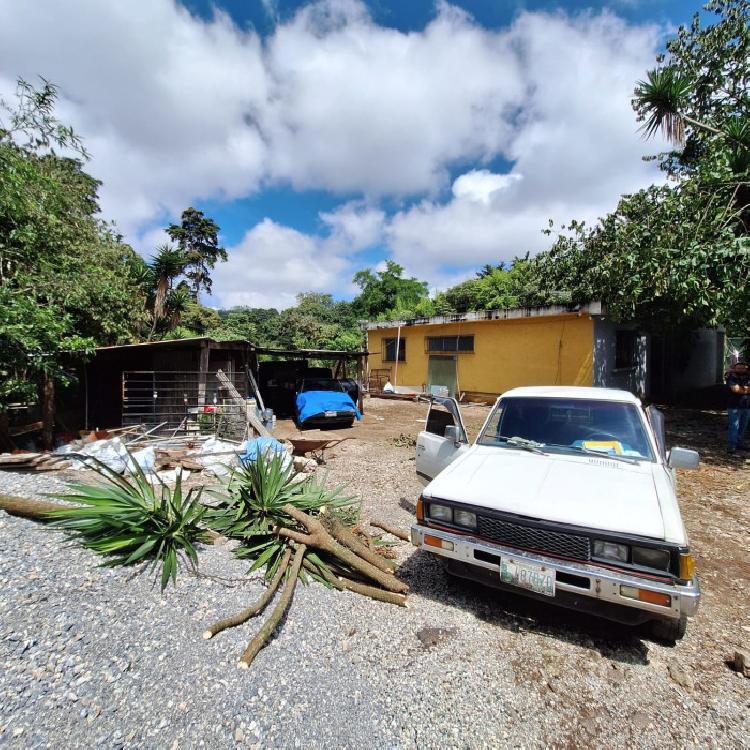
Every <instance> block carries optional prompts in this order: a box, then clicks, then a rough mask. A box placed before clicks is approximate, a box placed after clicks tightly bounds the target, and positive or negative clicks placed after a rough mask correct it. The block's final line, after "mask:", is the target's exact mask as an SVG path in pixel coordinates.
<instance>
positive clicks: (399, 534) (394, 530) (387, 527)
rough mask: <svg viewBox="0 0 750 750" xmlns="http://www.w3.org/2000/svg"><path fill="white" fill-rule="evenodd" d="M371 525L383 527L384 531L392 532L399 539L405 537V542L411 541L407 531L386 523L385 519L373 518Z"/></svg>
mask: <svg viewBox="0 0 750 750" xmlns="http://www.w3.org/2000/svg"><path fill="white" fill-rule="evenodd" d="M370 526H374V527H375V528H376V529H382V530H383V531H385V532H387V533H389V534H392V535H393V536H395V537H397V538H398V539H403V540H404V541H405V542H408V541H410V539H409V535H408V534H407V533H406V532H405V531H402V530H401V529H397V528H396V527H395V526H391V525H390V524H387V523H384V522H383V521H376V520H373V519H371V520H370Z"/></svg>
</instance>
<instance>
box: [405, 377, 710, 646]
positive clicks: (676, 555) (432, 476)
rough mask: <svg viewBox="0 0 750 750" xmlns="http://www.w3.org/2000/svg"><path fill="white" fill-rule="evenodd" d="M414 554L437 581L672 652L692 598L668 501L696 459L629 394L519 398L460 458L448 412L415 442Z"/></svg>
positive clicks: (690, 570) (460, 429) (443, 409)
mask: <svg viewBox="0 0 750 750" xmlns="http://www.w3.org/2000/svg"><path fill="white" fill-rule="evenodd" d="M416 451H417V456H416V468H417V473H418V474H419V476H420V477H421V478H422V479H423V480H424V481H426V482H428V484H427V486H426V487H425V489H424V492H423V494H422V497H421V498H420V499H419V502H418V503H417V523H416V524H415V525H414V526H412V529H411V539H412V543H413V544H414V545H415V546H417V547H419V548H421V549H424V550H426V551H428V552H431V553H434V554H436V555H439V556H440V557H441V559H442V561H443V563H444V566H445V568H446V570H447V571H448V572H449V573H451V574H453V575H457V576H461V577H464V578H470V579H473V580H476V581H480V582H482V583H486V584H489V585H491V586H494V587H497V588H500V589H508V590H512V591H514V592H517V593H524V594H527V595H530V596H534V597H537V598H540V599H543V600H548V601H550V602H551V603H554V604H559V605H562V606H565V607H569V608H573V609H577V610H582V611H586V612H591V613H592V614H596V615H598V616H602V617H606V618H608V619H611V620H616V621H618V622H624V623H627V624H632V625H640V624H642V623H645V622H650V623H651V628H652V633H653V635H654V636H656V637H657V638H659V639H662V640H667V641H675V640H678V639H679V638H682V636H683V635H684V634H685V629H686V626H687V618H688V617H689V616H691V615H693V614H695V612H696V610H697V608H698V602H699V599H700V589H699V586H698V580H697V577H696V575H695V570H694V561H693V557H692V556H691V554H690V551H689V548H688V539H687V534H686V532H685V527H684V525H683V523H682V518H681V516H680V509H679V506H678V504H677V497H676V493H675V488H676V484H675V471H674V470H675V469H677V468H686V469H687V468H696V467H697V465H698V454H697V453H696V452H695V451H691V450H687V449H684V448H672V450H671V451H669V452H667V450H666V447H665V445H664V430H663V419H662V416H661V414H660V413H659V412H658V411H657V410H655V409H653V408H652V407H650V408H649V409H646V410H644V409H643V408H642V407H641V403H640V401H639V400H638V399H637V398H636V397H635V396H633V395H632V394H630V393H628V392H626V391H619V390H613V389H606V388H578V387H562V386H550V387H532V388H516V389H514V390H511V391H508V392H506V393H505V394H503V395H502V396H501V397H500V398H499V399H498V400H497V402H496V403H495V406H494V408H493V409H492V411H491V413H490V415H489V417H488V418H487V420H486V421H485V423H484V426H483V427H482V430H481V431H480V433H479V435H478V437H477V439H476V441H475V442H474V444H473V445H469V442H468V439H467V434H466V429H465V428H464V425H463V421H462V419H461V415H460V412H459V408H458V404H457V403H456V401H455V400H453V399H444V398H434V399H433V400H432V403H431V405H430V410H429V413H428V417H427V424H426V429H425V430H424V431H423V432H421V433H420V434H419V437H418V439H417V446H416Z"/></svg>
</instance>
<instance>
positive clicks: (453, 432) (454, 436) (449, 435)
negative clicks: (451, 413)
mask: <svg viewBox="0 0 750 750" xmlns="http://www.w3.org/2000/svg"><path fill="white" fill-rule="evenodd" d="M443 437H444V438H445V439H446V440H452V441H453V444H454V445H460V444H461V431H460V430H459V429H458V427H457V426H456V425H454V424H449V425H447V426H446V428H445V431H444V432H443Z"/></svg>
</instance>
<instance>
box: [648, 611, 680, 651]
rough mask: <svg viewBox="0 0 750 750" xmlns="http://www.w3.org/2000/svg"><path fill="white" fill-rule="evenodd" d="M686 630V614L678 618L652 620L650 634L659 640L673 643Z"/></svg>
mask: <svg viewBox="0 0 750 750" xmlns="http://www.w3.org/2000/svg"><path fill="white" fill-rule="evenodd" d="M686 630H687V616H686V615H682V616H681V617H680V618H679V620H672V619H669V620H666V619H665V620H652V621H651V635H653V636H654V638H656V639H657V640H659V641H664V642H665V643H669V644H671V645H674V644H675V643H676V642H677V641H679V640H680V639H681V638H682V637H683V636H684V635H685V631H686Z"/></svg>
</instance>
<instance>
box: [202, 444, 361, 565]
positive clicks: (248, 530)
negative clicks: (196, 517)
mask: <svg viewBox="0 0 750 750" xmlns="http://www.w3.org/2000/svg"><path fill="white" fill-rule="evenodd" d="M286 460H287V459H286V456H284V455H280V454H278V453H276V454H274V455H273V456H271V457H270V458H269V457H267V456H264V455H263V453H262V452H260V453H259V455H258V459H257V460H256V461H251V462H248V463H247V464H246V465H245V466H243V467H242V468H241V469H240V470H238V471H236V472H234V473H233V474H232V476H231V477H230V478H229V480H228V482H227V484H226V489H225V491H224V492H223V493H221V495H220V497H221V498H222V503H221V504H220V505H219V506H218V507H217V508H216V509H215V510H213V511H211V512H210V513H209V515H208V517H207V518H208V521H209V523H210V525H211V528H213V529H214V530H216V531H218V532H219V533H221V534H224V535H225V536H228V537H231V538H233V539H239V540H240V541H241V542H242V545H241V546H239V547H237V548H236V550H235V554H236V555H237V556H238V557H239V558H241V559H247V560H250V561H251V563H252V564H251V567H250V571H254V570H258V569H260V568H262V567H263V566H265V569H266V572H265V575H266V577H267V578H269V579H270V578H272V577H273V575H274V573H275V572H276V569H277V567H278V565H279V563H280V562H281V558H282V556H283V554H284V550H285V548H286V545H287V543H286V540H285V539H283V538H280V537H279V536H277V535H276V534H274V533H273V529H274V528H279V527H286V528H289V529H294V530H297V531H303V532H304V529H301V528H300V527H299V526H298V525H297V522H296V521H294V520H293V519H292V518H291V517H290V516H289V515H287V513H286V512H285V511H284V506H285V505H287V504H291V505H293V506H294V507H295V508H297V509H298V510H301V511H303V512H305V513H307V514H308V515H312V516H317V515H319V514H320V512H321V510H322V509H323V508H325V509H326V512H331V513H334V514H336V515H337V516H338V517H339V518H340V519H341V520H342V522H346V523H349V524H351V523H353V522H354V521H355V520H356V519H357V518H358V513H359V509H358V506H356V505H355V504H354V502H353V500H352V499H351V498H349V497H345V496H343V495H342V494H341V491H340V490H338V489H335V490H330V489H327V488H326V487H325V486H324V483H323V481H321V480H317V479H315V478H313V477H310V478H308V479H306V480H305V481H304V482H293V481H292V478H293V470H292V467H291V465H287V466H285V465H284V464H285V461H286Z"/></svg>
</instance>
